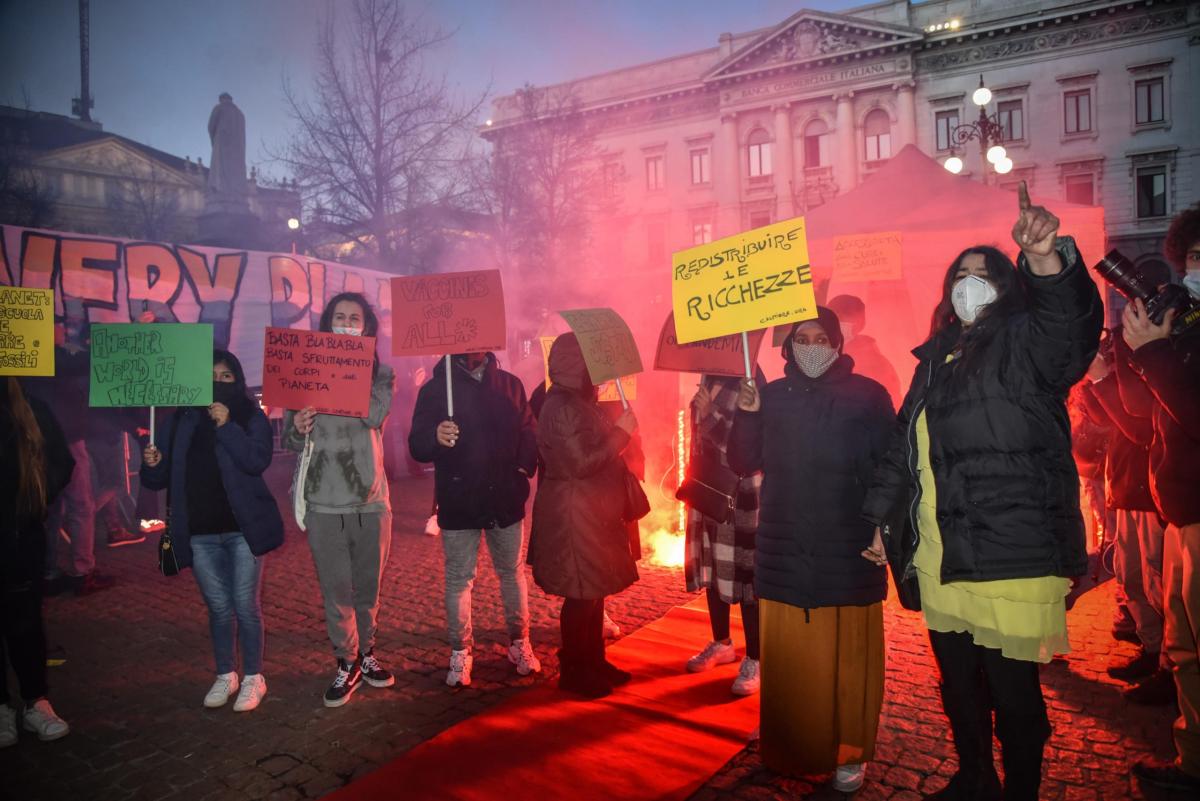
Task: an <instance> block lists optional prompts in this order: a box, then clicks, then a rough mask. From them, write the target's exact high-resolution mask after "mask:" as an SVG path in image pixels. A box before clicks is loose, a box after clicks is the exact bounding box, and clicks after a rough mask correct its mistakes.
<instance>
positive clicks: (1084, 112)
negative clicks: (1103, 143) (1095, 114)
mask: <svg viewBox="0 0 1200 801" xmlns="http://www.w3.org/2000/svg"><path fill="white" fill-rule="evenodd" d="M1063 125H1064V128H1063V131H1064V133H1068V134H1077V133H1086V132H1088V131H1090V130H1092V93H1091V92H1090V91H1089V90H1087V89H1081V90H1080V91H1078V92H1067V93H1066V94H1065V95H1063Z"/></svg>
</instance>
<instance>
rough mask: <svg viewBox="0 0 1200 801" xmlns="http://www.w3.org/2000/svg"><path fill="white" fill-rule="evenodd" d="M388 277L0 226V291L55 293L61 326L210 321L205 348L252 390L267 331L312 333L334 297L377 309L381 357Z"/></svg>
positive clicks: (276, 257) (387, 322)
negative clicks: (362, 299) (223, 351)
mask: <svg viewBox="0 0 1200 801" xmlns="http://www.w3.org/2000/svg"><path fill="white" fill-rule="evenodd" d="M392 277H393V276H392V275H391V274H389V273H384V272H379V271H376V270H368V269H366V268H362V267H349V266H346V265H343V264H338V263H336V262H329V261H324V260H321V259H317V258H311V257H307V256H303V255H295V254H291V253H266V252H262V251H256V250H237V249H235V248H214V247H197V246H192V245H178V244H170V243H163V242H136V241H132V240H127V239H113V238H108V237H97V236H89V235H85V234H71V233H63V232H59V231H43V230H38V229H33V228H18V227H15V226H11V225H4V226H0V285H7V286H19V287H31V288H36V289H53V290H54V296H55V298H54V301H55V303H54V312H55V316H56V318H57V319H59V320H64V319H66V320H74V321H77V322H78V321H87V322H91V323H129V322H160V323H209V324H211V325H212V328H213V344H214V345H215V346H216V347H218V348H227V349H228V350H230V351H232V352H233V353H234V354H235V355H236V356H237V357H238V358H239V359H240V360H241V362H242V365H243V366H244V367H245V369H246V380H247V382H248V383H249V384H251V385H252V386H258V385H260V384H261V379H262V358H263V339H264V336H265V333H264V332H265V329H266V328H267V327H268V326H275V327H277V328H298V329H307V330H315V329H316V328H317V327H318V323H319V321H320V318H321V311H322V309H324V307H325V301H326V299H328V298H331V297H333V296H334V295H336V294H337V293H339V292H361V293H362V294H363V295H365V296H366V298H367V300H368V301H370V303H371V304H372V305H374V306H375V311H376V313H377V314H378V315H379V322H380V329H381V330H380V338H381V339H385V340H389V341H387V342H386V343H381V344H380V348H379V352H380V353H381V354H386V353H389V352H390V351H391V347H390V346H391V343H390V336H391V305H392V293H391V288H390V284H389V281H390V280H391V278H392ZM75 328H76V327H74V326H70V327H68V330H74V329H75Z"/></svg>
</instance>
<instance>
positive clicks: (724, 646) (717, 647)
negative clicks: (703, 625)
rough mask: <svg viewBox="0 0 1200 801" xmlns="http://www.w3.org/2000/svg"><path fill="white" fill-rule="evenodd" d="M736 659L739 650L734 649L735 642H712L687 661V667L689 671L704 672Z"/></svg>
mask: <svg viewBox="0 0 1200 801" xmlns="http://www.w3.org/2000/svg"><path fill="white" fill-rule="evenodd" d="M736 660H737V651H735V650H733V643H728V642H710V643H709V644H708V645H706V646H704V650H703V651H701V652H700V653H698V654H696V655H695V656H693V657H692V658H691V659H689V660H688V661H687V669H688V672H689V673H703V672H704V671H706V670H712V669H713V668H715V667H716V666H717V665H728V664H729V663H730V662H734V661H736Z"/></svg>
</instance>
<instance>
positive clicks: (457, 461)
mask: <svg viewBox="0 0 1200 801" xmlns="http://www.w3.org/2000/svg"><path fill="white" fill-rule="evenodd" d="M451 364H452V372H451V381H452V382H453V387H452V392H453V397H454V415H453V417H451V416H450V415H449V414H448V400H449V399H448V398H447V396H446V363H445V360H443V361H441V362H439V363H438V366H437V367H435V368H434V370H433V377H432V378H431V379H430V380H429V381H428V382H427V383H426V384H425V386H423V387H421V391H420V393H419V394H418V395H417V402H416V407H415V409H414V410H413V417H412V427H411V433H410V434H409V437H408V445H409V450H410V451H411V452H412V456H413V458H414V459H416V460H417V461H418V462H433V465H434V485H435V494H436V500H437V522H438V526H439V527H440V528H441V538H442V552H443V554H444V555H445V560H446V587H445V597H446V621H447V623H448V625H449V640H450V669H449V671H448V672H447V673H446V684H448V685H450V686H451V687H459V686H462V687H465V686H468V685H469V684H470V683H471V668H472V666H473V664H474V656H473V654H472V648H473V646H474V637H473V629H472V626H471V588H472V587H473V586H474V584H475V572H476V562H477V559H478V557H479V540H480V538H481V536H482V538H483V539H485V540H487V548H488V554H489V555H490V556H491V559H492V566H493V567H494V568H495V570H496V575H497V576H499V578H500V598H501V601H502V602H503V604H504V618H505V623H506V625H507V626H508V637H509V643H510V644H509V647H508V661H509V662H511V663H512V664H513V665H515V666H516V669H517V673H518V674H520V675H522V676H528V675H529V674H530V673H537V672H539V671H541V669H542V665H541V662H539V661H538V658H537V656H536V655H535V654H534V652H533V645H532V643H530V641H529V589H528V586H527V583H526V578H525V559H524V555H523V553H522V552H523V550H524V548H523V546H524V531H523V526H522V521H524V519H525V501H526V500H528V498H529V479H530V477H531V476H532V475H533V473H534V471H535V470H536V469H537V436H536V427H535V424H534V419H533V412H532V411H531V410H530V408H529V403H528V401H527V400H526V399H525V388H524V387H523V386H522V385H521V381H520V379H518V378H517V377H516V376H515V375H513V374H512V373H508V372H505V371H504V370H501V369H500V367H499V366H498V364H497V362H496V357H495V355H494V354H492V353H468V354H464V355H460V356H453V357H451Z"/></svg>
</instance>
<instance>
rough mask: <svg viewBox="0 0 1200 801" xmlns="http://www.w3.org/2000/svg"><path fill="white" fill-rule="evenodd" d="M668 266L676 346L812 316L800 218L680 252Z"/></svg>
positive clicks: (814, 308)
mask: <svg viewBox="0 0 1200 801" xmlns="http://www.w3.org/2000/svg"><path fill="white" fill-rule="evenodd" d="M672 265H673V266H672V273H671V298H672V306H673V307H674V310H675V336H676V340H677V341H678V342H679V344H684V343H687V342H697V341H699V340H701V339H713V338H714V337H723V336H726V335H728V334H740V333H742V332H743V331H757V330H759V329H760V328H769V327H770V326H774V325H783V324H785V323H791V322H796V321H797V320H811V319H813V318H814V317H816V316H817V300H816V297H815V295H814V294H813V280H812V271H811V270H810V268H809V264H808V239H807V237H806V235H805V227H804V218H803V217H796V218H794V219H791V220H785V221H783V222H778V223H774V224H772V225H766V226H763V227H762V228H755V229H753V230H751V231H744V232H743V233H740V234H736V235H734V236H727V237H725V238H724V239H718V240H717V241H716V242H710V243H708V244H705V245H697V246H696V247H692V248H688V249H687V250H681V251H679V252H678V253H676V254H675V255H674V256H673V257H672Z"/></svg>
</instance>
